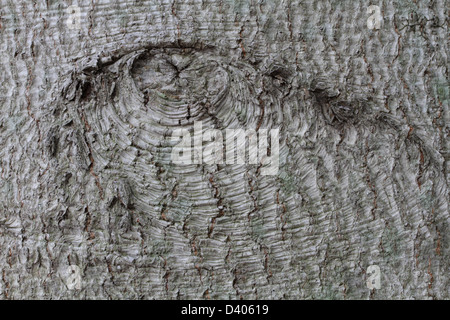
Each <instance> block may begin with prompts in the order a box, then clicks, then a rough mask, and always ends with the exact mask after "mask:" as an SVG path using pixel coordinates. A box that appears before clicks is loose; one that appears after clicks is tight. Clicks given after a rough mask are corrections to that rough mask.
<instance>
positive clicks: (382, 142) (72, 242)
mask: <svg viewBox="0 0 450 320" xmlns="http://www.w3.org/2000/svg"><path fill="white" fill-rule="evenodd" d="M0 3H1V8H0V45H1V48H0V57H1V59H0V65H1V72H0V109H1V110H0V112H1V117H0V147H1V148H0V160H1V175H0V190H1V198H0V298H1V299H24V298H28V299H61V298H73V299H85V298H89V299H92V298H97V299H393V298H396V299H448V298H449V297H450V292H449V290H450V285H449V261H450V257H449V254H450V252H449V242H450V239H449V236H450V234H449V212H448V200H449V195H448V159H449V151H448V143H449V140H448V132H449V131H448V130H449V128H448V124H449V113H448V102H449V87H448V61H447V60H448V59H447V54H448V31H447V23H448V22H447V16H448V5H447V4H446V2H445V1H439V0H437V1H428V0H423V1H390V0H386V1H375V2H373V3H371V2H369V1H365V0H354V1H330V0H323V1H319V0H305V1H287V0H285V1H282V0H276V1H275V0H273V1H269V0H266V1H257V0H248V1H237V0H236V1H228V0H219V1H210V0H202V1H200V0H199V1H196V0H195V1H182V0H171V1H167V0H155V1H112V0H89V1H87V0H79V1H78V2H77V1H74V2H71V1H62V2H60V1H54V0H47V1H31V0H26V1H20V2H13V1H10V0H2V1H1V2H0ZM70 5H77V6H78V7H79V8H80V12H81V17H80V21H79V22H80V24H79V26H80V28H79V29H77V28H73V26H72V27H69V25H68V24H67V20H68V19H70V17H71V14H70V13H68V12H67V11H66V9H67V7H68V6H70ZM370 5H378V6H379V7H380V8H381V15H382V18H383V20H382V23H381V26H380V28H379V29H369V28H368V26H367V20H368V19H369V17H370V16H371V14H370V13H368V11H367V8H368V7H369V6H370ZM174 79H175V80H174ZM200 120H201V121H202V122H203V126H204V127H208V128H217V129H221V130H225V129H226V128H235V129H238V128H241V129H255V130H258V129H259V128H268V129H270V128H279V129H280V167H279V171H278V173H277V174H276V175H273V176H270V175H267V176H265V175H262V174H261V172H260V170H261V168H260V167H259V166H257V165H250V164H247V165H207V164H198V165H197V164H193V165H185V166H181V165H174V164H173V163H171V161H170V154H171V149H172V144H171V142H170V138H171V134H172V131H173V130H174V129H175V128H192V126H193V123H194V121H200ZM371 265H377V266H379V268H380V272H381V287H380V288H379V289H369V288H368V287H367V285H366V281H367V280H368V277H369V275H368V274H367V273H366V271H367V269H368V267H369V266H371ZM70 266H77V267H78V268H80V270H81V279H82V282H81V288H75V289H71V288H68V285H67V277H68V275H67V270H69V267H70Z"/></svg>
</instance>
